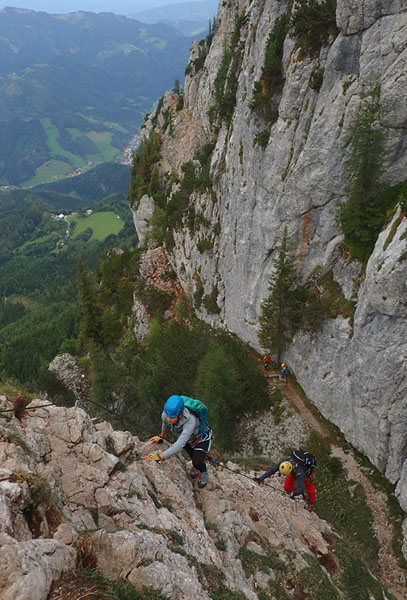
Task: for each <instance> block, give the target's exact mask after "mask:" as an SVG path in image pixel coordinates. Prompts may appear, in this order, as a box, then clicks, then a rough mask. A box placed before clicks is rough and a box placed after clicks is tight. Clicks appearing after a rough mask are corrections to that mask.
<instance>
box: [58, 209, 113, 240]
mask: <svg viewBox="0 0 407 600" xmlns="http://www.w3.org/2000/svg"><path fill="white" fill-rule="evenodd" d="M68 221H69V222H70V223H71V225H73V226H74V230H73V233H72V237H73V238H75V237H77V236H78V235H80V234H81V233H83V232H84V231H85V230H86V229H91V230H92V237H91V238H90V239H91V240H98V241H100V242H102V241H103V240H104V239H105V238H107V236H108V235H118V234H119V233H120V231H121V230H122V229H123V227H124V221H123V220H122V219H121V218H120V217H119V216H118V215H116V214H115V213H113V212H110V211H109V212H96V213H93V214H92V215H86V216H80V215H76V216H73V217H72V216H71V217H68Z"/></svg>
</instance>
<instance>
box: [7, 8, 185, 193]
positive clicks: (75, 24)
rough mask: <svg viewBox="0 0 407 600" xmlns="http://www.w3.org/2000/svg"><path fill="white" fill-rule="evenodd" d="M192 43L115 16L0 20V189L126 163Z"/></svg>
mask: <svg viewBox="0 0 407 600" xmlns="http://www.w3.org/2000/svg"><path fill="white" fill-rule="evenodd" d="M191 42H192V39H191V38H187V37H185V36H182V35H181V34H180V33H179V32H177V31H176V30H175V29H174V28H172V27H171V26H168V25H165V24H158V25H145V24H142V23H140V22H138V21H135V20H134V19H131V18H128V17H121V16H117V15H114V14H112V13H101V14H93V13H86V12H79V13H71V14H69V15H66V14H65V15H50V14H47V13H36V12H34V11H31V10H23V9H16V8H6V9H4V10H1V11H0V54H1V56H2V61H1V64H0V185H6V184H15V185H21V184H23V183H28V184H29V185H36V184H38V183H42V182H43V181H47V180H49V181H50V180H52V178H55V177H58V176H63V175H66V174H68V173H69V172H72V171H74V170H75V169H77V168H80V167H84V166H86V165H87V164H89V163H99V162H105V161H111V160H120V158H121V156H122V151H123V149H124V147H125V146H126V145H128V143H129V140H130V139H131V138H132V137H133V136H135V135H136V134H137V133H138V131H139V127H140V125H141V124H142V122H143V119H144V116H145V114H146V113H147V112H149V111H150V110H151V108H152V106H153V103H154V102H155V101H156V100H157V99H158V98H159V97H160V96H161V94H162V93H163V92H164V90H165V89H168V88H171V87H172V85H173V84H174V80H175V79H181V78H183V74H184V67H185V64H186V63H187V60H188V56H189V51H190V45H191Z"/></svg>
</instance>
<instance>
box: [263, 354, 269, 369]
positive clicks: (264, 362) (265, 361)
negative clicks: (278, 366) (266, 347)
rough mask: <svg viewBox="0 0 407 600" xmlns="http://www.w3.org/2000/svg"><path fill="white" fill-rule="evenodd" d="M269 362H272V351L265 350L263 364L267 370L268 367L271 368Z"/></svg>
mask: <svg viewBox="0 0 407 600" xmlns="http://www.w3.org/2000/svg"><path fill="white" fill-rule="evenodd" d="M269 364H270V352H265V353H264V356H263V365H264V370H265V371H267V369H268V368H269Z"/></svg>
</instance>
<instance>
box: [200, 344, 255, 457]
mask: <svg viewBox="0 0 407 600" xmlns="http://www.w3.org/2000/svg"><path fill="white" fill-rule="evenodd" d="M195 393H196V398H199V399H200V400H202V402H204V403H205V404H207V406H208V407H209V410H210V418H209V420H210V423H211V425H212V427H213V428H214V431H215V435H216V434H217V432H219V438H217V443H218V445H219V446H220V447H221V448H222V449H223V450H226V449H228V450H233V449H235V448H236V439H237V438H236V435H235V432H236V426H237V424H238V417H239V416H240V414H241V412H242V406H241V405H242V403H245V402H246V399H245V397H244V396H243V395H241V394H240V386H239V383H238V370H237V368H236V365H235V363H234V361H233V360H232V359H231V357H230V355H228V354H227V352H226V350H225V348H224V346H223V344H222V343H221V342H220V341H212V342H211V343H210V344H209V348H208V350H207V352H206V353H205V355H204V356H203V358H202V360H201V361H200V362H199V365H198V370H197V378H196V383H195ZM231 414H233V415H234V418H233V419H230V415H231ZM226 422H227V423H228V426H227V428H225V423H226Z"/></svg>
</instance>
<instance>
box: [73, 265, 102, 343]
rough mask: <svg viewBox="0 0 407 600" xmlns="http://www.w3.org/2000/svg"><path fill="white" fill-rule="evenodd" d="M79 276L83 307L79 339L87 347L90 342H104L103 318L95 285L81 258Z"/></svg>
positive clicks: (78, 267)
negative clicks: (102, 332)
mask: <svg viewBox="0 0 407 600" xmlns="http://www.w3.org/2000/svg"><path fill="white" fill-rule="evenodd" d="M77 277H78V287H79V294H80V299H81V309H82V318H81V325H80V336H79V339H80V345H81V347H82V348H87V347H88V344H89V342H96V343H97V344H102V341H103V340H102V334H101V331H102V318H101V311H100V307H99V305H98V301H97V297H96V293H95V289H94V286H93V285H92V282H91V280H90V278H89V275H88V273H87V271H86V269H85V267H84V265H83V262H82V261H81V260H79V261H78V265H77Z"/></svg>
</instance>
